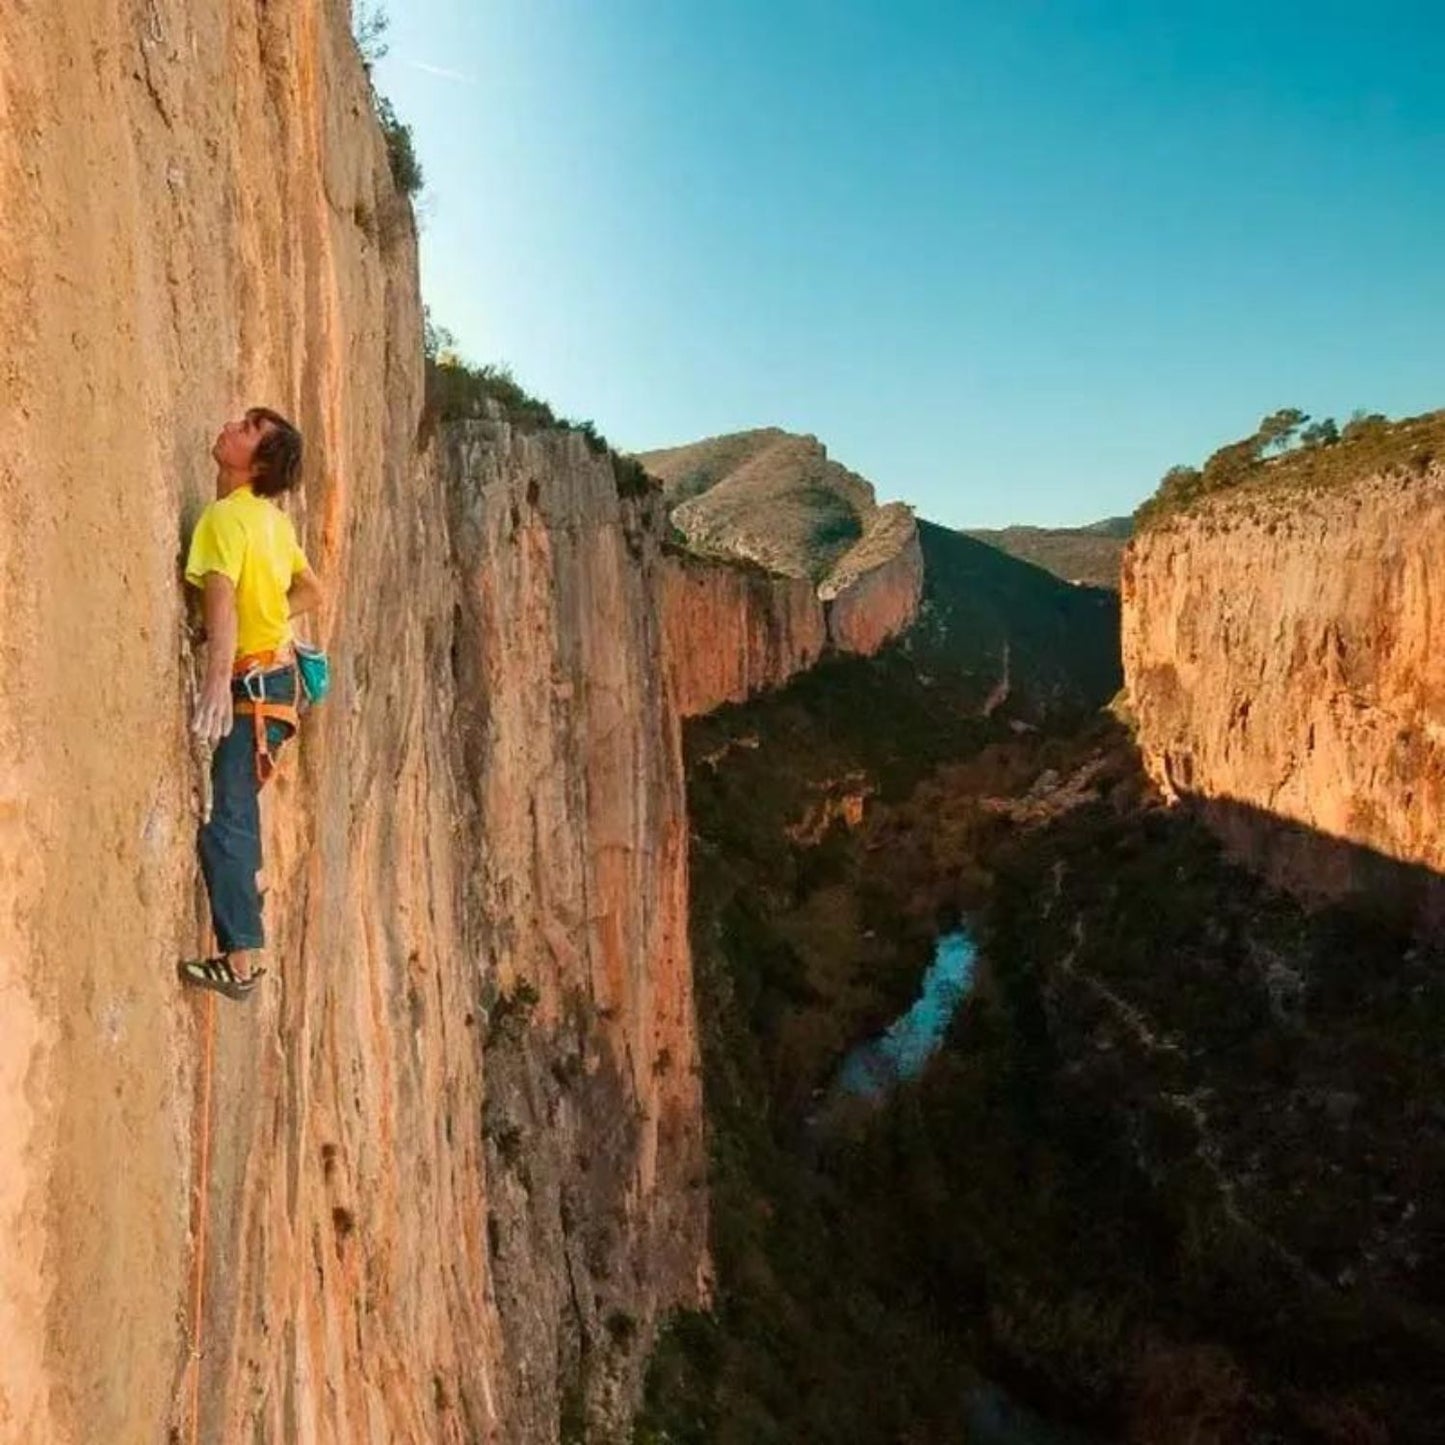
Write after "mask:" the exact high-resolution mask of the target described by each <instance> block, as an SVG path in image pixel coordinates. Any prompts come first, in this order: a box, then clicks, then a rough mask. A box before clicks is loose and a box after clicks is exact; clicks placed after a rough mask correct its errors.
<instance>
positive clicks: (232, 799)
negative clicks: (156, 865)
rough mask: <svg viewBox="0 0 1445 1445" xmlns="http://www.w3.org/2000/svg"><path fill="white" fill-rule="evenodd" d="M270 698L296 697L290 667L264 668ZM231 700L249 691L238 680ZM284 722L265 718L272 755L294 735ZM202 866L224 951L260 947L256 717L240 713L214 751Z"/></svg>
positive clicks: (289, 699)
mask: <svg viewBox="0 0 1445 1445" xmlns="http://www.w3.org/2000/svg"><path fill="white" fill-rule="evenodd" d="M263 685H264V687H265V693H266V698H267V700H268V701H274V702H294V701H295V700H296V674H295V673H294V672H293V671H292V670H291V669H290V668H289V667H286V668H280V669H278V670H277V671H275V672H268V673H265V674H263ZM231 696H232V700H233V701H240V700H241V699H243V698H244V697H245V696H246V692H245V689H244V688H243V687H242V686H241V684H240V683H239V681H238V682H237V683H235V684H234V685H233V686H232V688H231ZM291 733H292V728H291V727H290V725H289V724H287V723H284V722H277V721H276V720H275V719H267V722H266V738H267V741H268V742H269V743H270V745H271V752H272V754H273V755H274V754H275V753H277V752H278V751H279V750H280V747H281V745H282V743H284V742H285V741H286V739H287V738H289V737H290V736H291ZM200 850H201V872H202V873H203V874H204V875H205V879H206V892H207V893H208V894H209V895H210V899H211V922H212V923H213V925H214V926H215V930H216V943H217V945H218V946H219V947H220V949H221V952H222V953H235V952H236V951H237V950H238V949H242V948H261V947H262V946H263V945H264V944H265V942H266V930H265V926H264V925H263V923H262V921H261V895H260V893H259V891H258V890H257V888H256V874H257V872H258V871H259V870H260V867H261V797H260V787H259V785H258V783H257V781H256V735H255V722H254V720H253V719H252V717H251V715H250V714H249V713H239V714H237V715H236V718H235V720H234V722H232V724H231V731H230V732H228V733H227V734H226V736H225V737H223V738H222V739H221V741H220V742H219V743H217V744H216V750H215V752H214V753H213V754H212V755H211V817H210V821H209V822H207V823H204V824H203V825H202V827H201V836H200Z"/></svg>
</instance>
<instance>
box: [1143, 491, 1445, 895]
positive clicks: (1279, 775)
mask: <svg viewBox="0 0 1445 1445" xmlns="http://www.w3.org/2000/svg"><path fill="white" fill-rule="evenodd" d="M1442 534H1445V469H1442V468H1441V466H1440V465H1439V464H1438V463H1437V464H1434V465H1431V466H1430V467H1429V468H1428V469H1427V470H1426V471H1425V472H1424V474H1423V475H1416V476H1405V475H1404V474H1391V475H1387V476H1376V477H1371V478H1368V479H1362V480H1360V481H1359V482H1357V483H1355V484H1353V485H1351V486H1348V487H1347V488H1344V489H1342V490H1338V491H1328V492H1315V493H1303V494H1301V493H1298V492H1296V493H1291V494H1287V495H1273V496H1272V495H1271V494H1269V493H1267V492H1264V493H1258V494H1255V495H1253V496H1252V497H1246V498H1244V499H1242V500H1241V499H1239V498H1231V497H1229V496H1224V497H1222V498H1220V499H1218V500H1216V501H1215V502H1213V503H1212V504H1207V505H1205V506H1203V507H1201V508H1200V509H1198V510H1197V511H1194V512H1191V513H1188V514H1185V515H1183V516H1180V517H1177V518H1174V519H1171V520H1168V521H1166V522H1164V523H1162V524H1160V525H1158V526H1156V527H1154V528H1152V529H1150V530H1148V531H1146V532H1145V533H1144V534H1143V535H1142V536H1140V537H1139V538H1138V539H1136V540H1135V541H1134V542H1133V543H1132V544H1131V546H1130V548H1129V551H1128V552H1127V553H1126V556H1125V562H1124V572H1123V607H1124V614H1123V615H1124V622H1123V643H1124V663H1125V669H1126V674H1127V679H1128V688H1129V695H1130V698H1131V701H1132V705H1133V708H1134V711H1135V713H1136V714H1137V718H1138V727H1139V741H1140V745H1141V747H1142V750H1143V754H1144V758H1145V761H1146V763H1147V766H1148V768H1149V770H1150V772H1151V774H1152V775H1153V777H1154V778H1155V780H1156V782H1157V783H1158V784H1159V785H1160V786H1161V787H1162V788H1164V789H1165V790H1166V791H1167V792H1169V793H1171V794H1188V795H1191V796H1193V797H1196V798H1199V799H1202V800H1204V801H1205V803H1206V805H1207V811H1208V813H1209V815H1210V816H1211V817H1213V818H1214V819H1215V820H1216V822H1217V823H1218V824H1219V825H1220V826H1221V827H1222V828H1223V829H1224V830H1225V831H1226V832H1227V834H1228V836H1229V837H1230V840H1231V841H1232V842H1234V843H1236V844H1237V845H1239V846H1241V847H1242V848H1244V849H1245V850H1246V851H1247V852H1250V853H1251V854H1254V855H1256V856H1257V857H1259V858H1260V860H1261V861H1263V862H1265V863H1267V864H1268V866H1269V867H1270V868H1271V870H1272V871H1273V872H1274V873H1275V874H1276V875H1277V876H1278V877H1280V878H1281V879H1283V880H1284V881H1287V882H1291V883H1293V884H1296V885H1302V886H1305V887H1310V888H1315V889H1319V890H1323V891H1326V892H1331V893H1333V892H1338V891H1342V890H1348V889H1351V888H1353V887H1357V886H1363V885H1364V884H1365V883H1366V882H1367V881H1368V880H1367V878H1366V877H1365V873H1366V872H1369V871H1370V870H1369V867H1368V865H1369V860H1370V859H1372V858H1377V857H1378V858H1380V859H1383V860H1395V861H1396V862H1398V863H1401V864H1406V865H1417V866H1419V867H1421V868H1423V869H1428V870H1431V871H1432V872H1439V871H1445V828H1442V826H1441V824H1440V819H1441V817H1442V816H1445V812H1442V809H1445V729H1442V726H1441V718H1442V716H1445V711H1442V709H1445V651H1442V649H1441V646H1440V635H1439V633H1440V617H1441V615H1442V608H1445V559H1442V557H1441V554H1440V546H1439V540H1440V537H1441V536H1442ZM1270 818H1273V819H1275V820H1279V822H1280V823H1281V824H1284V825H1298V826H1294V827H1280V828H1274V827H1269V826H1266V825H1267V823H1268V821H1269V819H1270ZM1362 870H1363V871H1362Z"/></svg>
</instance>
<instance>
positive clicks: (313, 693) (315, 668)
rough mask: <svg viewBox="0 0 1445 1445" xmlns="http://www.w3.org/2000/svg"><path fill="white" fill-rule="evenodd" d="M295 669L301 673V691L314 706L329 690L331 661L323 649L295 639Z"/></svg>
mask: <svg viewBox="0 0 1445 1445" xmlns="http://www.w3.org/2000/svg"><path fill="white" fill-rule="evenodd" d="M295 647H296V670H297V671H298V672H299V673H300V674H301V691H302V692H304V693H305V694H306V701H307V702H308V703H310V704H311V706H312V707H315V706H316V704H317V703H318V702H321V701H322V700H323V699H324V698H325V696H326V694H327V693H328V692H330V691H331V663H330V662H329V661H328V660H327V657H326V653H325V651H324V650H323V649H322V648H320V647H314V646H312V644H311V643H309V642H302V641H301V640H300V638H297V639H296V642H295Z"/></svg>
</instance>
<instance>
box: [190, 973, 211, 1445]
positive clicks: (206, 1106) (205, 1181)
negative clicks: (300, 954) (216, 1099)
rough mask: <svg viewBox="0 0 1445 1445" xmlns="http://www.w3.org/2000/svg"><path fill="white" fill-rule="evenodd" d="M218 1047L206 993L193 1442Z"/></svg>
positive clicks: (195, 1438)
mask: <svg viewBox="0 0 1445 1445" xmlns="http://www.w3.org/2000/svg"><path fill="white" fill-rule="evenodd" d="M215 1046H216V996H215V995H214V994H207V995H206V1050H205V1063H204V1064H203V1065H202V1067H201V1158H200V1178H199V1179H198V1180H197V1182H196V1260H195V1271H196V1277H195V1281H194V1284H193V1287H192V1290H191V1445H198V1442H199V1441H200V1438H201V1328H202V1327H201V1310H202V1306H203V1304H204V1302H205V1287H206V1215H207V1214H208V1213H209V1211H210V1192H211V1064H212V1060H213V1059H214V1057H215Z"/></svg>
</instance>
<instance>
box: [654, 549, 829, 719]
mask: <svg viewBox="0 0 1445 1445" xmlns="http://www.w3.org/2000/svg"><path fill="white" fill-rule="evenodd" d="M662 626H663V635H664V637H665V639H666V650H667V667H668V675H669V686H670V687H671V689H672V692H673V695H674V697H676V699H677V704H678V708H679V710H680V711H681V713H682V715H683V716H684V717H697V716H699V715H700V714H702V713H706V712H711V711H712V710H713V708H715V707H720V706H721V705H722V704H723V703H726V702H742V701H744V700H745V699H747V698H749V697H752V696H753V695H754V694H756V693H759V692H765V691H767V690H768V689H769V688H774V687H779V686H781V685H782V684H783V683H785V682H787V680H788V679H789V678H790V677H793V676H794V675H795V674H797V673H798V672H800V671H802V670H803V669H805V668H808V667H811V666H812V665H813V663H814V662H816V661H817V660H818V658H820V657H821V656H822V655H823V653H824V651H825V650H826V648H827V645H828V624H827V619H826V617H825V615H824V610H823V604H822V603H821V602H820V601H819V599H818V594H817V593H816V592H815V591H814V589H813V584H812V583H811V582H809V581H807V580H806V579H804V578H798V577H783V576H780V575H778V574H776V573H769V572H764V571H762V570H761V569H760V568H756V567H750V566H747V565H734V564H729V563H727V562H718V561H712V560H708V559H704V558H701V557H680V556H677V555H676V554H673V555H670V556H669V557H668V559H667V565H666V569H665V572H664V576H663V589H662Z"/></svg>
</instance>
